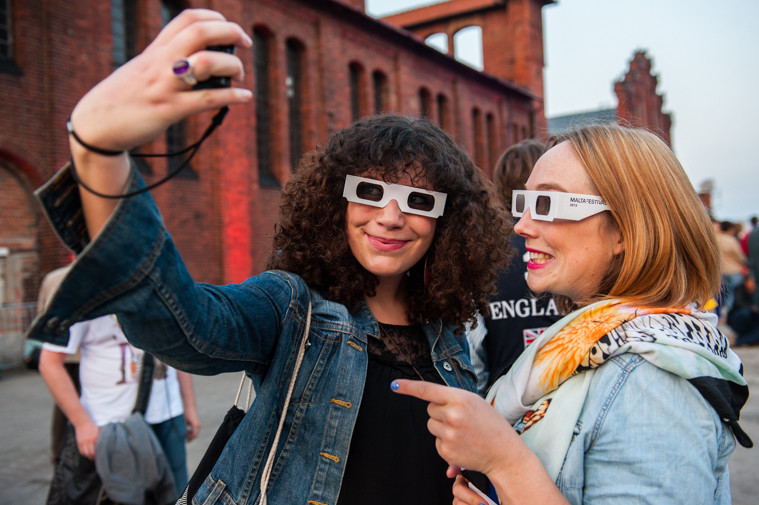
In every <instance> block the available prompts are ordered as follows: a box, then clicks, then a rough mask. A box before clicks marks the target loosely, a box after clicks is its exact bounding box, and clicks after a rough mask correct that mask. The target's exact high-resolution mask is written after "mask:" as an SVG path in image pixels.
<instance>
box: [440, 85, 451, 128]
mask: <svg viewBox="0 0 759 505" xmlns="http://www.w3.org/2000/svg"><path fill="white" fill-rule="evenodd" d="M450 116H451V115H450V112H449V111H448V98H446V96H445V95H444V94H442V93H440V94H438V96H437V122H438V125H440V128H442V129H443V130H445V131H447V132H448V133H452V132H451V130H450V127H451V117H450Z"/></svg>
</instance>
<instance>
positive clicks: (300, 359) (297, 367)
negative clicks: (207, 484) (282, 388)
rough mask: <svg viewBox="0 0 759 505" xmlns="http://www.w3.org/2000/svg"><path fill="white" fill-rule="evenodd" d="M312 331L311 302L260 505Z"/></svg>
mask: <svg viewBox="0 0 759 505" xmlns="http://www.w3.org/2000/svg"><path fill="white" fill-rule="evenodd" d="M310 329H311V301H310V300H309V302H308V313H307V314H306V328H305V330H304V331H303V338H301V341H300V347H299V348H298V357H297V358H296V360H295V367H294V369H293V376H292V378H291V379H290V386H289V387H288V388H287V396H285V405H284V406H283V407H282V415H281V416H279V426H278V427H277V433H276V434H275V435H274V443H273V444H272V446H271V450H270V451H269V457H267V458H266V464H265V465H264V469H263V473H262V474H261V498H260V500H259V503H260V505H266V486H267V485H268V484H269V477H271V471H272V468H273V467H274V455H275V454H276V452H277V445H278V444H279V436H280V435H281V434H282V427H283V426H284V424H285V417H286V416H287V407H288V406H289V405H290V398H291V397H292V395H293V389H294V388H295V379H297V378H298V371H299V370H300V366H301V364H303V356H304V355H305V354H306V343H307V342H308V333H309V331H310Z"/></svg>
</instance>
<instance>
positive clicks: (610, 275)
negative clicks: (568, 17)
mask: <svg viewBox="0 0 759 505" xmlns="http://www.w3.org/2000/svg"><path fill="white" fill-rule="evenodd" d="M560 142H569V143H570V144H571V145H572V147H573V148H574V150H575V152H576V153H577V155H578V157H579V158H580V160H581V162H582V164H583V165H584V167H585V170H586V171H587V173H588V176H589V177H590V179H591V180H592V181H593V184H594V185H595V187H596V189H597V190H598V194H599V195H601V197H603V199H604V200H605V201H606V203H607V204H608V205H609V207H610V208H611V218H612V220H613V221H614V224H615V225H616V226H617V227H618V228H619V230H620V231H621V233H622V238H623V240H624V244H625V250H624V252H622V253H621V254H620V255H618V257H617V258H616V259H615V261H613V262H612V265H611V267H610V270H609V271H608V272H607V274H606V277H605V278H604V280H603V281H602V284H601V287H600V289H599V293H598V295H597V296H596V297H595V299H593V300H590V301H591V302H593V301H597V300H600V299H605V298H621V299H625V300H629V301H633V302H636V303H639V304H642V305H648V306H654V307H682V306H685V305H688V304H690V303H696V304H697V305H698V306H699V308H703V307H704V305H705V304H706V303H707V302H708V301H709V300H710V299H711V298H713V297H715V296H717V294H718V293H719V289H720V269H719V251H718V248H717V240H716V236H715V234H714V229H713V228H712V225H711V222H710V219H709V215H708V213H707V211H706V208H705V207H704V205H703V204H702V202H701V200H700V199H699V197H698V195H697V194H696V192H695V190H694V189H693V186H692V184H691V182H690V180H689V179H688V176H687V175H686V174H685V170H683V167H682V165H680V162H679V161H678V160H677V158H676V157H675V155H674V153H673V152H672V150H671V149H670V148H669V147H668V146H667V145H666V144H665V143H664V142H663V141H662V140H661V139H660V138H659V137H657V136H656V135H654V134H652V133H650V132H648V131H646V130H642V129H637V128H626V127H622V126H618V125H614V124H604V125H591V126H584V127H580V128H578V129H575V130H572V131H569V132H567V133H563V134H560V135H558V136H556V137H554V138H553V139H552V140H551V142H550V145H551V146H555V145H556V144H558V143H560ZM562 305H564V306H565V307H566V304H565V303H562Z"/></svg>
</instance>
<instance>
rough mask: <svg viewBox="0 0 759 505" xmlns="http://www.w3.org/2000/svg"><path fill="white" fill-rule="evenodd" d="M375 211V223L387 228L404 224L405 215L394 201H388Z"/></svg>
mask: <svg viewBox="0 0 759 505" xmlns="http://www.w3.org/2000/svg"><path fill="white" fill-rule="evenodd" d="M377 211H378V212H377V222H378V223H380V224H382V225H384V226H387V227H388V228H396V227H401V226H403V224H404V223H405V219H406V215H405V214H404V213H403V211H402V210H401V208H400V206H399V205H398V202H397V201H395V200H390V201H389V202H388V204H387V205H385V206H384V207H382V208H381V209H377Z"/></svg>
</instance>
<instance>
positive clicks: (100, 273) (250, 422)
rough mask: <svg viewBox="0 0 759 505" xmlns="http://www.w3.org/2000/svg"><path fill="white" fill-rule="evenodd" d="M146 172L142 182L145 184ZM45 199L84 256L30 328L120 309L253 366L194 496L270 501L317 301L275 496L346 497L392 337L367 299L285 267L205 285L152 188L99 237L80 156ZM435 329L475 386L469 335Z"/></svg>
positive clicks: (449, 369) (183, 345) (448, 358)
mask: <svg viewBox="0 0 759 505" xmlns="http://www.w3.org/2000/svg"><path fill="white" fill-rule="evenodd" d="M133 172H134V173H135V175H133V176H132V180H131V182H130V189H134V188H135V187H141V186H142V185H143V184H144V183H143V182H142V181H141V179H140V177H139V176H138V175H136V171H133ZM38 197H39V198H40V200H41V202H42V203H43V206H44V208H45V209H46V212H47V213H48V217H49V219H50V220H51V222H52V223H53V226H54V228H55V229H56V231H57V232H58V233H59V235H60V236H61V238H62V239H63V240H64V242H65V243H66V244H67V245H68V246H69V247H71V248H72V249H73V250H74V251H75V252H77V253H78V258H77V260H76V262H75V263H74V265H73V267H72V269H71V271H70V272H69V274H68V276H67V278H66V279H65V281H64V282H63V284H62V286H61V288H60V290H59V291H58V292H57V293H56V295H55V296H54V298H53V300H52V302H51V303H50V305H49V308H48V310H47V311H46V312H45V313H44V314H42V315H41V316H40V317H39V318H38V319H36V320H35V321H34V323H33V325H32V328H31V329H30V331H29V335H30V337H32V338H37V339H41V340H45V341H48V342H54V343H57V344H65V342H66V341H67V338H68V327H69V326H71V325H72V324H74V323H75V322H77V321H80V320H83V319H91V318H93V317H97V316H100V315H103V314H109V313H115V314H117V316H118V317H119V321H120V322H121V324H122V326H123V328H124V333H125V334H126V335H127V338H128V339H129V341H130V342H131V343H132V344H134V345H135V346H137V347H139V348H142V349H145V350H147V351H149V352H151V353H153V354H154V355H155V356H157V357H158V358H159V359H161V360H162V361H164V362H166V363H168V364H170V365H172V366H174V367H176V368H178V369H180V370H185V371H188V372H190V373H196V374H217V373H222V372H232V371H239V370H245V371H247V372H248V374H249V375H251V376H252V377H253V380H254V383H255V385H256V399H255V402H254V403H253V405H252V406H251V408H250V410H249V413H248V415H246V416H245V418H244V420H243V421H242V424H241V425H240V428H239V429H238V430H237V431H236V432H235V434H234V436H233V438H232V439H231V441H230V443H229V444H228V445H227V448H226V449H225V450H224V452H223V454H222V456H221V458H220V460H219V462H218V463H217V465H216V466H215V468H214V469H213V471H212V472H211V475H210V477H209V478H208V479H206V482H205V483H204V484H203V486H202V487H201V488H200V490H199V491H198V493H197V495H196V497H195V500H194V503H199V504H213V503H223V504H243V503H250V504H252V503H255V502H257V500H258V498H259V486H260V478H261V472H262V467H263V464H264V462H265V460H266V457H267V455H268V452H269V449H270V445H271V444H272V440H273V437H274V433H275V432H276V428H277V424H278V421H279V416H280V413H281V406H282V405H283V404H284V398H285V394H286V392H287V388H288V385H289V382H290V378H291V371H292V368H293V363H294V361H295V359H296V355H297V351H298V346H299V344H300V339H301V338H302V333H303V331H304V325H305V318H306V312H307V307H308V303H309V300H310V301H311V303H312V321H311V331H310V333H309V338H308V347H307V350H306V354H305V357H304V361H303V365H302V368H301V371H300V373H299V375H298V379H297V382H296V384H295V389H294V391H293V395H292V400H291V404H290V406H289V408H288V410H287V415H286V418H285V425H284V429H283V431H282V435H281V437H280V441H279V445H278V448H277V454H276V459H275V461H274V466H273V470H272V474H271V479H270V481H269V487H268V489H269V491H268V499H269V502H270V503H274V504H280V503H281V504H285V503H287V504H290V503H302V504H306V503H309V504H330V505H332V504H334V503H336V502H337V497H338V494H339V490H340V484H341V481H342V476H343V470H344V468H345V462H346V460H347V456H348V449H349V446H350V439H351V434H352V432H353V427H354V424H355V422H356V417H357V414H358V409H359V407H360V405H361V397H362V394H363V390H364V382H365V379H366V370H367V363H368V356H367V339H368V338H378V335H379V327H378V324H377V321H376V319H375V318H374V317H373V316H372V313H371V312H370V311H369V309H368V307H367V306H366V305H365V304H364V306H363V307H362V308H361V310H359V312H358V313H356V314H351V313H349V312H348V310H347V309H346V307H345V306H343V305H341V304H338V303H335V302H332V301H329V300H327V299H325V298H323V297H322V296H320V294H319V293H317V292H315V291H313V290H310V289H309V288H308V286H307V285H306V284H305V282H304V281H303V279H301V278H300V277H298V276H296V275H293V274H290V273H287V272H282V271H270V272H265V273H263V274H261V275H259V276H256V277H253V278H251V279H248V280H247V281H245V282H243V283H242V284H233V285H227V286H212V285H208V284H199V283H197V284H196V283H195V282H194V281H193V280H192V278H191V277H190V275H189V273H188V272H187V271H186V270H185V267H184V264H183V263H182V261H181V258H180V257H179V254H178V253H177V251H176V249H175V246H174V244H173V242H172V240H171V238H170V236H169V234H168V232H167V231H166V229H165V228H164V225H163V223H162V220H161V218H160V215H159V213H158V210H157V208H156V206H155V204H154V203H153V201H152V199H151V198H150V197H149V196H148V195H147V194H142V195H139V196H136V197H133V198H129V199H126V200H124V201H122V202H121V203H120V204H119V206H118V208H117V209H116V210H115V211H114V214H113V215H112V216H111V218H110V219H109V221H108V223H107V224H106V226H105V228H104V229H103V230H102V231H101V233H100V234H99V235H98V237H97V239H96V240H95V241H92V242H89V239H88V238H87V236H86V231H85V227H84V222H83V220H82V215H81V206H80V202H79V196H78V191H77V190H76V186H75V185H74V184H73V181H72V179H71V175H70V173H69V172H68V169H67V167H65V168H64V169H63V170H61V171H60V172H59V173H58V174H57V175H56V176H55V177H54V178H53V179H52V180H51V181H50V182H48V183H47V184H46V185H45V186H43V187H42V188H41V189H40V190H39V191H38ZM422 327H423V330H424V333H425V335H426V337H427V340H428V341H429V344H430V348H431V351H432V360H433V362H434V365H435V368H436V369H437V370H438V372H439V373H440V375H441V377H442V378H443V380H444V381H445V383H446V384H448V385H450V386H455V387H462V388H466V389H468V390H470V391H476V377H475V375H474V372H473V370H472V368H471V365H470V363H469V357H468V350H467V346H466V342H465V337H464V336H463V335H462V336H457V335H455V334H454V332H453V328H451V327H448V326H445V325H443V324H442V323H441V322H440V321H428V320H424V321H422ZM388 387H389V384H388ZM230 394H232V392H230Z"/></svg>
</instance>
